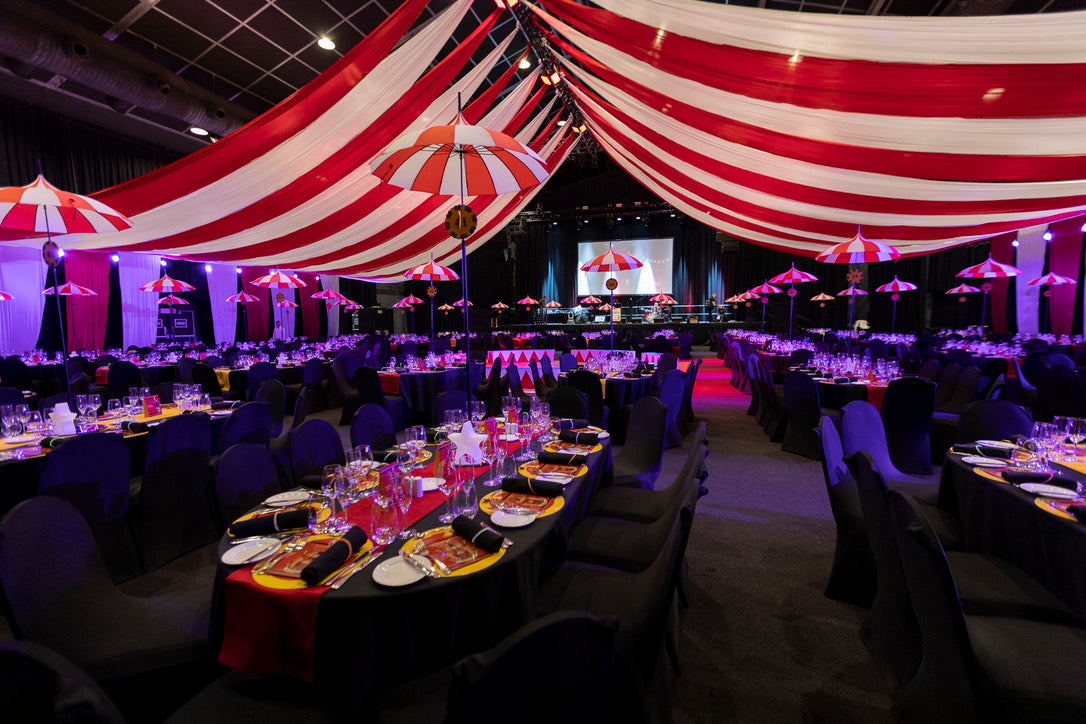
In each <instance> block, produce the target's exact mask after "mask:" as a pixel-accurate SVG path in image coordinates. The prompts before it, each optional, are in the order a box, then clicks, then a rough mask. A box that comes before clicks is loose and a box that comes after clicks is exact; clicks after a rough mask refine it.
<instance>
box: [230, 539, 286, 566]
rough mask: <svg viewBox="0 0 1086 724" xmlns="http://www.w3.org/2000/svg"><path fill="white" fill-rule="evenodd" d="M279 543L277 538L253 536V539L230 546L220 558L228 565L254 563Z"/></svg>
mask: <svg viewBox="0 0 1086 724" xmlns="http://www.w3.org/2000/svg"><path fill="white" fill-rule="evenodd" d="M281 543H282V541H281V540H279V539H278V538H254V539H253V540H250V541H245V542H244V543H238V544H237V545H235V546H230V548H229V549H228V550H227V551H226V553H223V554H222V558H221V559H220V560H222V562H223V563H225V564H226V565H228V566H241V565H245V564H247V563H256V562H257V561H262V560H264V559H265V558H267V557H268V556H270V555H271V554H272V553H275V551H277V550H279V546H280V544H281Z"/></svg>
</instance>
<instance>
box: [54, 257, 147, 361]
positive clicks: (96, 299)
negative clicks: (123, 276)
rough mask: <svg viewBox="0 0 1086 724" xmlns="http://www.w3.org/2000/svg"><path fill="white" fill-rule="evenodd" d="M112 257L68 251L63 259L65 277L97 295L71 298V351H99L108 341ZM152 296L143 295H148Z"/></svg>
mask: <svg viewBox="0 0 1086 724" xmlns="http://www.w3.org/2000/svg"><path fill="white" fill-rule="evenodd" d="M109 267H110V261H109V255H108V254H103V253H100V252H93V251H77V250H73V251H69V252H67V253H65V255H64V277H65V278H66V279H68V280H69V282H73V281H74V282H75V283H76V284H80V285H82V286H85V287H87V288H89V289H92V290H94V291H96V292H98V296H93V297H92V296H86V297H84V296H71V297H68V298H67V299H68V301H67V310H68V315H67V316H68V319H67V324H66V325H65V326H66V327H67V330H68V331H67V335H68V348H69V349H72V350H81V349H85V350H95V351H96V350H100V349H102V346H103V345H104V344H105V339H106V317H107V316H108V314H109ZM147 293H149V292H140V294H147Z"/></svg>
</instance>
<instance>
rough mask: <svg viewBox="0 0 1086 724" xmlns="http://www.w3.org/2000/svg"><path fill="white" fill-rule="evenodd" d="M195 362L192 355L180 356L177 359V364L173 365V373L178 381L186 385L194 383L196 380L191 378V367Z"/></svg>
mask: <svg viewBox="0 0 1086 724" xmlns="http://www.w3.org/2000/svg"><path fill="white" fill-rule="evenodd" d="M196 364H197V362H196V360H194V359H193V358H192V357H182V358H181V359H179V360H177V364H175V365H174V366H173V369H174V375H175V376H176V377H177V381H178V382H184V383H185V384H187V385H192V384H196V381H195V380H193V379H192V368H193V367H195V366H196Z"/></svg>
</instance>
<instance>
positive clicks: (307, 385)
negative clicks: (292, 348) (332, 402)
mask: <svg viewBox="0 0 1086 724" xmlns="http://www.w3.org/2000/svg"><path fill="white" fill-rule="evenodd" d="M306 389H307V390H309V398H308V399H309V400H311V401H312V404H313V405H314V410H323V409H324V408H325V407H327V402H326V400H325V396H324V360H322V359H320V358H318V357H314V358H313V359H309V360H306V362H305V365H304V366H303V367H302V381H301V382H299V383H296V384H291V385H286V392H287V404H288V405H289V404H290V399H291V398H293V397H294V395H298V396H301V394H302V390H306ZM311 411H312V410H308V409H307V410H306V412H311Z"/></svg>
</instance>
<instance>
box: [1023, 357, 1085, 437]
mask: <svg viewBox="0 0 1086 724" xmlns="http://www.w3.org/2000/svg"><path fill="white" fill-rule="evenodd" d="M1052 356H1054V355H1050V358H1051V357H1052ZM1034 413H1035V415H1036V417H1037V419H1038V420H1045V421H1047V420H1051V419H1052V417H1053V416H1055V415H1064V416H1067V417H1086V398H1084V397H1083V393H1082V381H1081V379H1080V378H1079V374H1078V372H1076V371H1075V369H1074V368H1073V367H1068V366H1067V365H1062V364H1061V365H1056V366H1054V367H1052V368H1051V370H1050V371H1049V372H1048V373H1047V374H1045V375H1042V376H1041V379H1040V380H1038V381H1037V404H1036V405H1035V406H1034Z"/></svg>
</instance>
